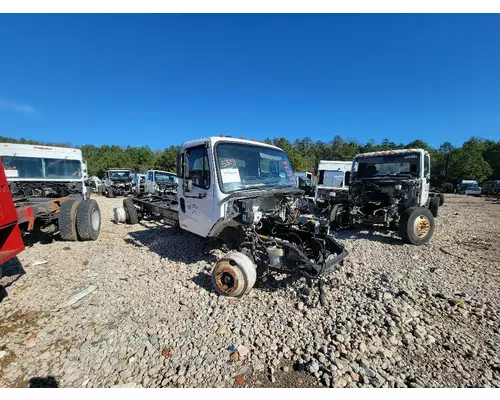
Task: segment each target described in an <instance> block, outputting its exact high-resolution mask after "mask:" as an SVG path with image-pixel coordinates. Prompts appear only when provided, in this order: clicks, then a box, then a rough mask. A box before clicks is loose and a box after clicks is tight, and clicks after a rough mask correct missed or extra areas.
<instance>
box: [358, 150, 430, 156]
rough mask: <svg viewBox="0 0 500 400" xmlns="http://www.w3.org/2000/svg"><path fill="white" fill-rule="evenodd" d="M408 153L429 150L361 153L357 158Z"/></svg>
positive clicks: (422, 152) (423, 152)
mask: <svg viewBox="0 0 500 400" xmlns="http://www.w3.org/2000/svg"><path fill="white" fill-rule="evenodd" d="M408 153H421V154H426V153H428V151H427V150H424V149H398V150H382V151H374V152H371V153H360V154H358V155H356V157H355V158H364V157H376V156H391V155H395V154H408Z"/></svg>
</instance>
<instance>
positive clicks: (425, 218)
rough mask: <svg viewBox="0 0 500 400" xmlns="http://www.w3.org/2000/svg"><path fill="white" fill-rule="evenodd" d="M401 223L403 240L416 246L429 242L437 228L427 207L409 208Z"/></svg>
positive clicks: (400, 231) (400, 228) (400, 229)
mask: <svg viewBox="0 0 500 400" xmlns="http://www.w3.org/2000/svg"><path fill="white" fill-rule="evenodd" d="M399 223H400V225H399V233H400V236H401V239H403V240H404V241H405V242H408V243H411V244H413V245H415V246H421V245H423V244H426V243H427V242H429V240H430V239H431V237H432V235H433V233H434V229H435V227H436V222H435V220H434V216H433V215H432V213H431V211H430V210H429V209H428V208H425V207H411V208H408V209H407V210H405V211H404V212H403V215H402V216H401V219H400V222H399ZM419 231H420V232H419Z"/></svg>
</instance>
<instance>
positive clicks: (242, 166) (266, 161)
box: [216, 143, 296, 193]
mask: <svg viewBox="0 0 500 400" xmlns="http://www.w3.org/2000/svg"><path fill="white" fill-rule="evenodd" d="M216 152H217V169H218V173H219V176H220V178H221V185H222V191H223V192H226V193H227V192H233V191H235V190H241V189H254V188H268V187H294V186H296V183H295V176H294V174H293V172H292V166H291V165H290V162H289V161H288V157H287V156H286V154H285V152H284V151H281V150H275V149H270V148H267V147H264V146H253V145H249V144H240V143H220V144H218V145H217V150H216Z"/></svg>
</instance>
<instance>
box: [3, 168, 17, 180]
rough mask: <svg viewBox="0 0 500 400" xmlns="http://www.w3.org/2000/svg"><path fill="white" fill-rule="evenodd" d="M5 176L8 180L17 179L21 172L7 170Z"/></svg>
mask: <svg viewBox="0 0 500 400" xmlns="http://www.w3.org/2000/svg"><path fill="white" fill-rule="evenodd" d="M5 176H6V177H7V178H17V177H19V171H18V170H17V169H6V170H5Z"/></svg>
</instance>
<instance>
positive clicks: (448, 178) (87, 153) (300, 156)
mask: <svg viewBox="0 0 500 400" xmlns="http://www.w3.org/2000/svg"><path fill="white" fill-rule="evenodd" d="M0 142H8V143H24V144H41V145H51V146H61V147H75V148H79V149H81V150H82V154H83V157H84V159H85V160H87V165H88V169H89V175H90V176H92V175H96V176H98V177H102V176H103V175H104V172H105V171H106V170H107V169H109V168H130V169H131V170H133V171H135V172H139V173H144V172H145V171H147V170H148V169H161V170H166V171H172V172H173V171H175V165H176V159H177V154H178V152H179V150H180V146H170V147H168V148H166V149H164V150H156V151H153V150H151V149H150V148H149V147H148V146H141V147H133V146H127V147H120V146H117V145H103V146H94V145H91V144H86V145H83V146H71V144H70V143H47V142H44V143H41V142H38V141H34V140H27V139H24V138H21V139H14V138H9V137H2V136H0ZM265 142H266V143H269V144H274V145H276V146H278V147H280V148H282V149H283V150H284V151H285V152H286V153H287V155H288V158H289V159H290V163H291V164H292V167H293V170H294V171H310V172H316V171H315V169H316V168H317V166H318V163H319V160H342V161H351V160H352V159H353V158H354V156H355V155H356V154H358V153H367V152H372V151H380V150H394V149H407V148H422V149H425V150H428V151H429V152H430V155H431V173H432V175H433V177H434V179H436V180H437V181H440V182H457V181H460V180H462V179H474V180H477V181H478V182H482V181H483V180H485V179H500V140H499V141H496V142H495V141H493V140H485V139H481V138H479V137H471V138H470V139H469V140H467V141H466V142H465V143H463V145H462V146H461V147H454V146H453V145H452V144H451V143H450V142H444V143H443V144H442V145H441V146H439V147H438V148H434V147H432V146H430V145H429V144H428V143H426V142H424V141H422V140H414V141H412V142H410V143H406V144H404V143H399V144H398V143H395V142H393V141H390V140H389V139H384V140H382V142H381V143H379V144H376V143H375V141H374V140H370V141H369V142H368V143H365V144H361V143H359V142H357V141H355V140H349V141H346V140H344V139H343V138H342V137H341V136H335V137H334V138H333V140H331V141H327V142H323V141H313V140H312V139H311V138H310V137H306V138H304V139H297V140H295V141H294V142H290V141H289V140H288V139H286V138H283V137H280V138H273V139H271V138H267V139H266V140H265Z"/></svg>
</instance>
